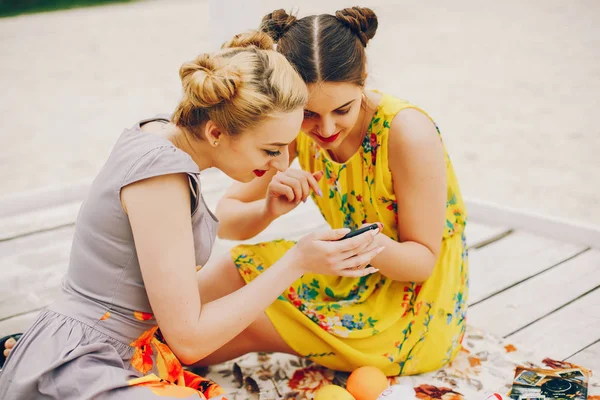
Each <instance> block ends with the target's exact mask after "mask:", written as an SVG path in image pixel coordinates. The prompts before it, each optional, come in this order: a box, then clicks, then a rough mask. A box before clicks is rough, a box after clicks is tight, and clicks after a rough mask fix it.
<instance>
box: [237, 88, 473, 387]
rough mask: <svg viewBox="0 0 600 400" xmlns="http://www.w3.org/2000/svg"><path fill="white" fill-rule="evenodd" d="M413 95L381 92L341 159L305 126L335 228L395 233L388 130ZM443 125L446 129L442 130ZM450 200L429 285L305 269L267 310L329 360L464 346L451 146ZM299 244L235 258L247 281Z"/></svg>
mask: <svg viewBox="0 0 600 400" xmlns="http://www.w3.org/2000/svg"><path fill="white" fill-rule="evenodd" d="M406 108H416V107H415V106H413V105H411V104H409V103H408V102H406V101H403V100H399V99H396V98H394V97H392V96H389V95H385V94H384V95H383V96H382V98H381V100H380V103H379V105H378V107H377V110H376V112H375V114H374V116H373V119H372V120H371V123H370V125H369V128H368V131H367V133H366V135H365V139H364V141H363V143H362V146H361V147H360V148H359V150H358V151H357V152H356V153H355V154H354V155H353V156H352V157H351V158H350V159H349V160H348V161H347V162H345V163H337V162H335V161H333V160H331V158H330V157H329V156H328V153H327V152H326V151H325V150H324V149H321V148H320V147H319V146H318V145H317V144H316V143H315V142H314V141H313V140H312V139H310V138H309V137H308V136H307V135H305V134H304V133H300V135H299V136H298V138H297V152H298V158H299V161H300V165H301V166H302V169H304V170H307V171H310V172H315V171H319V170H322V171H324V172H325V177H324V178H323V179H321V181H320V182H319V184H320V187H321V190H322V192H323V197H317V196H314V195H313V196H312V198H313V200H314V201H315V202H316V204H317V205H318V207H319V208H320V210H321V212H322V214H323V216H324V217H325V219H326V220H327V221H328V223H329V225H330V226H331V227H332V228H341V227H348V228H352V229H356V228H358V227H359V226H360V225H362V224H364V223H367V222H369V223H370V222H376V221H380V222H382V223H383V224H384V231H383V233H384V234H386V235H387V236H389V237H390V238H393V239H395V240H398V222H397V218H398V217H397V202H396V196H395V194H394V188H393V185H392V175H391V172H390V170H389V167H388V150H387V147H388V135H389V130H390V125H391V123H392V120H393V118H394V117H395V116H396V114H398V112H400V111H401V110H403V109H406ZM438 132H439V131H438ZM444 153H445V159H446V173H447V184H448V199H447V203H446V204H447V205H446V220H445V222H444V226H445V229H444V234H443V242H442V248H441V253H440V256H439V259H438V261H437V264H436V266H435V269H434V271H433V273H432V275H431V277H430V278H429V279H428V280H427V281H425V282H424V283H422V284H419V283H415V282H397V281H393V280H391V279H388V278H386V277H385V276H383V275H381V274H379V273H375V274H372V275H369V276H366V277H362V278H342V277H335V276H323V275H317V274H306V275H304V276H303V277H302V278H301V279H299V280H298V281H296V282H295V283H294V284H293V285H292V286H290V287H289V288H288V289H287V290H286V291H285V292H284V293H283V294H282V295H281V296H280V297H279V299H278V300H277V301H275V302H274V303H273V304H272V305H271V306H270V307H269V308H268V309H267V311H266V312H267V315H268V316H269V318H270V319H271V321H272V322H273V324H274V326H275V328H276V329H277V331H278V332H279V333H280V334H281V336H282V338H283V339H284V340H285V341H286V342H287V343H288V344H289V345H290V347H292V348H293V349H294V350H295V351H296V352H298V353H299V354H301V355H303V356H305V357H308V358H310V359H312V360H314V361H315V362H317V363H319V364H321V365H324V366H326V367H329V368H332V369H336V370H345V371H351V370H353V369H355V368H357V367H359V366H363V365H372V366H376V367H378V368H380V369H381V370H382V371H383V372H384V373H386V374H387V375H388V376H395V375H411V374H418V373H423V372H427V371H432V370H435V369H438V368H440V367H442V366H443V365H445V364H446V363H448V362H449V361H451V360H452V359H453V358H454V356H455V355H456V354H457V352H458V351H459V349H460V344H461V341H462V337H463V334H464V332H465V328H466V323H465V315H466V310H467V304H466V300H467V287H468V262H467V249H466V243H465V236H464V228H465V223H466V211H465V206H464V203H463V200H462V197H461V194H460V191H459V186H458V182H457V179H456V176H455V173H454V169H453V167H452V164H451V162H450V159H449V158H448V155H447V153H446V151H444ZM292 246H294V242H291V241H285V240H278V241H274V242H268V243H261V244H257V245H241V246H237V247H235V248H234V249H233V250H232V251H231V254H232V257H233V259H234V261H235V263H236V265H237V267H238V270H239V272H240V274H241V276H242V277H243V278H244V279H245V281H246V282H249V281H251V280H252V279H254V278H256V277H257V276H258V275H259V274H260V273H261V272H263V271H264V270H265V269H266V268H269V266H271V265H272V264H273V263H275V262H276V261H277V260H278V259H279V258H280V257H281V256H282V255H283V254H284V253H285V252H286V251H288V250H289V249H290V248H291V247H292Z"/></svg>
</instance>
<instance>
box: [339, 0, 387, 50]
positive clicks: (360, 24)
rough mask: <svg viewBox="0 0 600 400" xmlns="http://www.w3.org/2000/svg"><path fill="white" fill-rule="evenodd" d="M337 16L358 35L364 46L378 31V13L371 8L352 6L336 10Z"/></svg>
mask: <svg viewBox="0 0 600 400" xmlns="http://www.w3.org/2000/svg"><path fill="white" fill-rule="evenodd" d="M335 17H336V18H337V19H338V20H339V21H340V22H342V23H343V24H344V25H346V26H347V27H348V28H350V30H352V32H353V33H354V34H355V35H356V36H358V38H359V39H360V42H361V43H362V45H363V46H365V47H366V46H367V43H368V42H369V40H371V39H373V36H375V32H376V31H377V15H375V13H374V12H373V10H371V9H370V8H366V7H352V8H344V9H343V10H340V11H336V13H335Z"/></svg>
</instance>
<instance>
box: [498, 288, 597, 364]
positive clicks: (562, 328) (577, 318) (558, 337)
mask: <svg viewBox="0 0 600 400" xmlns="http://www.w3.org/2000/svg"><path fill="white" fill-rule="evenodd" d="M598 309H600V288H598V289H596V290H594V291H593V292H591V293H589V294H587V295H585V296H583V297H581V298H579V299H577V300H576V301H574V302H572V303H570V304H568V305H566V306H565V307H563V308H561V309H560V310H558V311H556V312H554V313H552V314H550V315H549V316H547V317H545V318H543V319H541V320H540V321H538V322H536V323H534V324H532V325H529V326H527V327H526V328H524V329H522V330H520V331H519V332H517V333H515V334H513V335H510V336H509V338H510V339H511V341H514V343H515V344H519V345H521V346H523V345H524V346H526V347H527V348H529V349H531V350H533V351H534V352H535V353H536V354H540V355H543V356H545V357H550V358H554V359H557V360H562V359H565V358H567V357H570V356H571V355H572V354H575V353H577V352H578V351H579V350H581V349H583V348H585V347H587V346H589V345H590V344H592V343H594V342H596V341H597V340H598V339H599V338H600V313H598ZM584 367H585V365H584Z"/></svg>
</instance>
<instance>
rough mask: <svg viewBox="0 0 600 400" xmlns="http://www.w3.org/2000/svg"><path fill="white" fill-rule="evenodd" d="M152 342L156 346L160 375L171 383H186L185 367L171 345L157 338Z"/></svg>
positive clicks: (157, 365)
mask: <svg viewBox="0 0 600 400" xmlns="http://www.w3.org/2000/svg"><path fill="white" fill-rule="evenodd" d="M152 344H153V345H154V347H155V348H156V367H157V368H158V376H159V377H161V378H162V379H165V380H167V381H169V382H171V383H176V384H178V385H181V386H182V385H184V379H183V367H182V366H181V363H180V362H179V360H178V359H177V357H175V354H173V352H172V351H171V349H170V348H169V346H167V345H166V344H164V343H161V342H160V341H158V340H156V339H155V340H153V341H152Z"/></svg>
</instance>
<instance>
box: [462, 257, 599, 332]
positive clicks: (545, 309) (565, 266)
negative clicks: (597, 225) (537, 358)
mask: <svg viewBox="0 0 600 400" xmlns="http://www.w3.org/2000/svg"><path fill="white" fill-rule="evenodd" d="M599 285H600V251H599V250H590V251H586V252H584V253H582V254H580V255H578V256H576V257H574V258H572V259H570V260H569V261H566V262H564V263H562V264H559V265H558V266H556V267H554V268H552V269H549V270H547V271H545V272H542V273H540V274H539V275H536V276H534V277H533V278H531V279H529V280H526V281H524V282H521V283H520V284H518V285H516V286H513V287H511V288H510V289H508V290H506V291H504V292H502V293H499V294H498V295H496V296H494V297H492V298H490V299H487V300H485V301H483V302H481V303H478V304H476V305H474V306H472V307H471V308H470V309H469V316H468V319H469V323H470V324H472V325H473V326H477V327H480V328H482V329H484V330H486V331H488V332H491V333H493V334H495V335H498V336H503V337H505V336H508V335H510V334H511V333H513V332H515V331H517V330H519V329H521V328H523V327H525V326H527V325H528V324H530V323H532V322H534V321H536V320H538V319H541V318H543V317H544V316H546V315H549V314H551V313H552V312H554V311H555V310H557V309H559V308H560V307H562V306H563V305H565V304H567V303H569V302H570V301H573V300H575V299H577V298H579V297H580V296H581V295H583V294H584V293H587V292H589V291H591V290H593V289H594V288H596V287H598V286H599ZM589 311H591V310H589ZM589 311H588V312H589Z"/></svg>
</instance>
